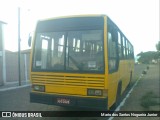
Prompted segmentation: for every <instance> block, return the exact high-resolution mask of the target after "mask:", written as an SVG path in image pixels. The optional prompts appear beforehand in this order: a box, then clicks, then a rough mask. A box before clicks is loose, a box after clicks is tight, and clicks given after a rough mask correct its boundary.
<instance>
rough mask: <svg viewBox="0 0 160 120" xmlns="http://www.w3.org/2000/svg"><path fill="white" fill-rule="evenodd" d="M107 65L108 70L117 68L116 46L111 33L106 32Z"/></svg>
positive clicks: (111, 70)
mask: <svg viewBox="0 0 160 120" xmlns="http://www.w3.org/2000/svg"><path fill="white" fill-rule="evenodd" d="M108 67H109V72H113V71H116V70H117V47H116V40H114V37H113V33H111V32H108Z"/></svg>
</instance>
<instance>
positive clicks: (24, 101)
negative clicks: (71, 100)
mask: <svg viewBox="0 0 160 120" xmlns="http://www.w3.org/2000/svg"><path fill="white" fill-rule="evenodd" d="M146 67H147V65H135V72H134V75H133V80H132V84H133V83H134V82H135V81H136V79H137V78H138V77H139V75H140V74H141V73H142V71H143V70H144V69H146ZM29 92H30V87H25V88H19V89H14V90H9V91H3V92H2V91H1V92H0V111H64V110H73V111H77V109H65V108H62V107H58V106H51V105H43V104H36V103H30V102H29ZM46 119H47V120H49V119H51V120H81V119H82V118H79V117H78V118H46ZM83 120H106V118H83Z"/></svg>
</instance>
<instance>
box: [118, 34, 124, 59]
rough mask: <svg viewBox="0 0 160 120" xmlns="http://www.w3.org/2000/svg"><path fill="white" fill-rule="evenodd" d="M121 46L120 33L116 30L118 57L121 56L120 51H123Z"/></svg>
mask: <svg viewBox="0 0 160 120" xmlns="http://www.w3.org/2000/svg"><path fill="white" fill-rule="evenodd" d="M122 49H123V48H122V41H121V34H120V32H119V31H118V53H119V58H120V59H121V58H122V54H123V53H122V52H123V50H122Z"/></svg>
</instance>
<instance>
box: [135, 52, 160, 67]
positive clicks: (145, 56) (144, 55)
mask: <svg viewBox="0 0 160 120" xmlns="http://www.w3.org/2000/svg"><path fill="white" fill-rule="evenodd" d="M137 56H139V59H138V62H139V63H144V64H148V63H150V62H151V61H152V60H156V59H158V54H157V52H155V51H148V52H141V53H139V54H138V55H137Z"/></svg>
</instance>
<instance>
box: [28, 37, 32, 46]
mask: <svg viewBox="0 0 160 120" xmlns="http://www.w3.org/2000/svg"><path fill="white" fill-rule="evenodd" d="M31 41H32V37H31V35H30V34H29V37H28V46H29V47H31Z"/></svg>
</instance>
